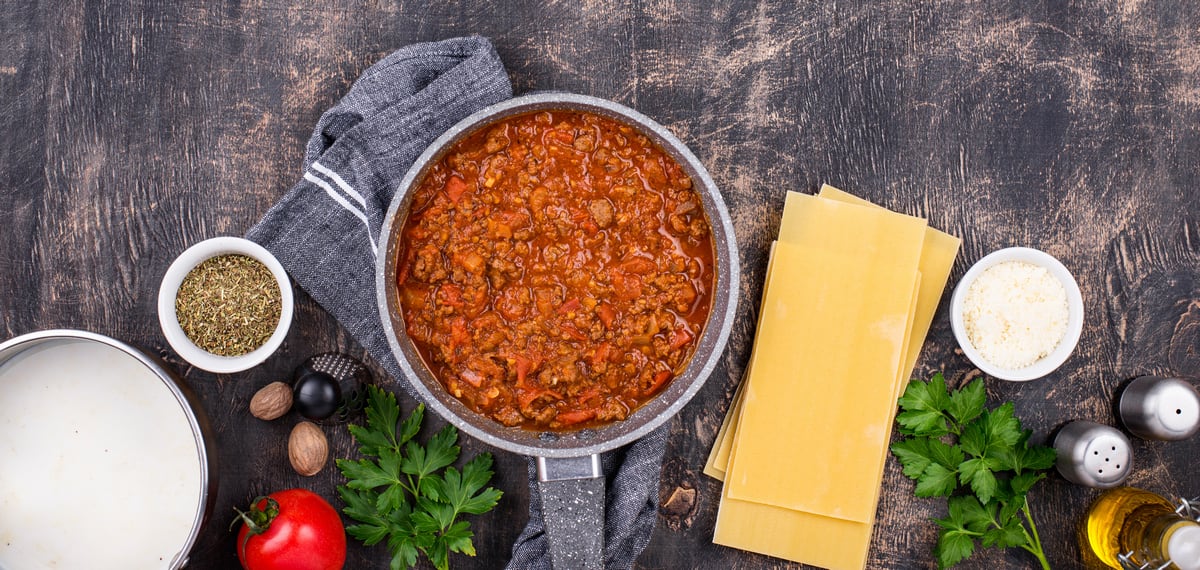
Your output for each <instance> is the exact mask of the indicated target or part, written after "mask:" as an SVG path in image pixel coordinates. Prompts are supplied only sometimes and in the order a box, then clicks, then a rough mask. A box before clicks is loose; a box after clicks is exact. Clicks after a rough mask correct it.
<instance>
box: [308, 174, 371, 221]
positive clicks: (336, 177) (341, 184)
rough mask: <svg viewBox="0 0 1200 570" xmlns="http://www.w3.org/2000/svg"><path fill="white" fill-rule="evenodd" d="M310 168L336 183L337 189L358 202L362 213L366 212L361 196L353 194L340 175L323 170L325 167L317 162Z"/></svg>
mask: <svg viewBox="0 0 1200 570" xmlns="http://www.w3.org/2000/svg"><path fill="white" fill-rule="evenodd" d="M312 167H313V168H314V169H316V171H317V172H320V173H321V174H324V175H325V176H326V177H327V178H329V179H330V180H332V181H334V182H335V183H337V185H338V188H341V189H342V191H343V192H345V193H346V195H347V196H349V197H351V198H354V201H355V202H358V205H359V206H362V209H363V211H366V210H367V201H366V200H365V199H364V198H363V197H362V194H359V193H358V192H355V191H354V189H353V188H351V187H350V185H349V184H346V181H345V180H344V179H342V177H341V176H340V175H338V173H336V172H334V171H332V170H330V169H328V168H325V165H324V164H321V163H319V162H313V164H312Z"/></svg>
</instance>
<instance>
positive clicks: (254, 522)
mask: <svg viewBox="0 0 1200 570" xmlns="http://www.w3.org/2000/svg"><path fill="white" fill-rule="evenodd" d="M259 503H265V508H259V506H258V505H259ZM233 510H234V511H236V512H237V514H238V516H237V517H235V518H234V519H233V522H232V523H230V525H229V530H233V527H234V526H236V525H237V523H239V522H241V523H243V524H245V525H246V538H244V539H242V543H241V544H240V545H238V550H239V551H240V552H241V554H242V558H243V559H245V557H246V543H248V542H250V537H252V536H254V535H256V534H262V533H264V532H267V529H270V528H271V521H273V520H275V517H277V516H279V502H278V501H276V500H275V499H272V498H271V497H263V496H259V497H255V498H254V500H253V501H252V502H251V503H250V508H249V509H247V510H245V511H243V510H241V509H239V508H237V507H234V508H233Z"/></svg>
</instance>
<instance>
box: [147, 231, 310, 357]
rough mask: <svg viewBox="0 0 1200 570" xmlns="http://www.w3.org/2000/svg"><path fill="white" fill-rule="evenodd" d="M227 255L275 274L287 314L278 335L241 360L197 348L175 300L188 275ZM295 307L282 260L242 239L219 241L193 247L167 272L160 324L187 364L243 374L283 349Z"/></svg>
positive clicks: (160, 298)
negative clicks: (252, 261) (181, 322)
mask: <svg viewBox="0 0 1200 570" xmlns="http://www.w3.org/2000/svg"><path fill="white" fill-rule="evenodd" d="M226 254H241V255H245V256H247V257H251V258H253V259H256V260H258V261H259V262H261V263H262V264H263V265H266V266H267V268H268V269H270V270H271V274H272V275H274V276H275V282H276V283H278V284H279V292H280V296H281V298H282V301H283V310H282V311H281V312H280V315H279V324H278V325H276V326H275V332H274V333H272V334H271V337H270V338H268V339H267V342H266V343H264V344H263V345H262V346H260V347H258V348H256V349H254V350H253V351H251V352H248V353H246V354H243V355H241V356H219V355H216V354H213V353H211V352H208V351H206V350H204V349H202V348H200V347H198V346H196V344H195V343H193V342H192V340H191V339H189V338H188V336H187V333H184V332H183V327H181V326H179V318H178V317H177V316H176V315H175V296H176V295H177V294H178V293H179V286H180V285H182V284H183V278H184V277H186V276H187V274H188V272H190V271H191V270H192V269H193V268H195V267H196V266H197V265H200V264H201V263H203V262H204V261H205V260H207V259H209V258H211V257H216V256H218V255H226ZM293 304H294V297H293V294H292V282H291V280H290V279H289V278H288V274H287V271H284V269H283V265H280V263H279V260H278V259H275V256H274V255H271V252H269V251H267V250H266V249H265V248H263V247H262V246H261V245H258V244H256V243H254V242H252V241H250V240H246V239H242V238H239V237H216V238H212V239H207V240H204V241H202V242H200V243H198V244H196V245H193V246H192V247H189V248H188V249H187V250H185V251H184V252H183V253H181V254H180V255H179V257H178V258H176V259H175V261H174V262H173V263H171V266H170V267H168V268H167V273H166V275H163V280H162V285H160V286H159V289H158V323H159V325H161V326H162V331H163V334H164V335H166V337H167V342H168V343H170V344H171V348H173V349H175V352H178V353H179V355H180V356H182V357H183V359H184V360H187V361H188V362H190V363H191V364H192V365H193V366H196V367H198V368H202V369H204V370H208V371H209V372H216V373H219V374H227V373H230V372H241V371H242V370H246V369H248V368H251V367H253V366H257V365H259V364H261V363H262V361H264V360H266V359H267V357H268V356H271V354H272V353H274V352H275V351H276V350H277V349H278V348H279V345H281V344H283V338H284V337H285V336H287V332H288V328H290V327H291V326H292V310H293Z"/></svg>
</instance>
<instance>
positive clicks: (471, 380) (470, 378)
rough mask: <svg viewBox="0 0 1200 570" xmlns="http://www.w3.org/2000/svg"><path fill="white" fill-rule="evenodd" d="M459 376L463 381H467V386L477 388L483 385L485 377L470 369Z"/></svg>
mask: <svg viewBox="0 0 1200 570" xmlns="http://www.w3.org/2000/svg"><path fill="white" fill-rule="evenodd" d="M459 376H461V377H462V379H463V380H466V381H467V384H470V385H472V386H474V387H476V388H478V387H480V386H482V385H483V375H482V374H480V373H478V372H476V371H474V370H471V369H470V368H468V369H466V370H463V371H462V374H459Z"/></svg>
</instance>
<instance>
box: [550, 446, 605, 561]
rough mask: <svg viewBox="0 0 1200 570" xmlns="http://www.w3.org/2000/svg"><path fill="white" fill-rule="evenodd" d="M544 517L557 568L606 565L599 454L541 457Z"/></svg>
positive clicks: (551, 558)
mask: <svg viewBox="0 0 1200 570" xmlns="http://www.w3.org/2000/svg"><path fill="white" fill-rule="evenodd" d="M537 469H538V490H539V491H540V492H541V495H542V520H543V522H545V525H546V536H547V538H548V539H549V541H550V561H551V562H552V563H553V565H554V570H600V569H602V568H604V474H603V472H602V471H601V469H600V456H599V455H586V456H583V457H562V458H555V457H538V458H537Z"/></svg>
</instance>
